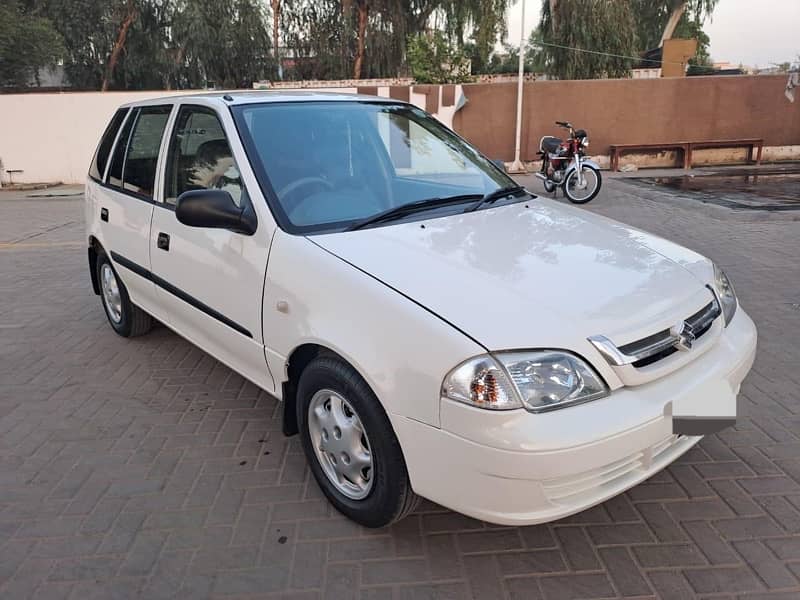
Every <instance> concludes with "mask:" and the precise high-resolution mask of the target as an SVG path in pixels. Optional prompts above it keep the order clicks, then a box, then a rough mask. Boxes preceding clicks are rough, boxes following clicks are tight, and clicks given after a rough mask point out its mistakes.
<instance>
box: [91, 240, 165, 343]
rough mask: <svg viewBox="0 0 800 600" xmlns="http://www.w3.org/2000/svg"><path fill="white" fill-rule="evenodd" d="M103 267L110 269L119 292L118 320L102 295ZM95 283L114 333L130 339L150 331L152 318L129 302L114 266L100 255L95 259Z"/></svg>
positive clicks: (106, 257)
mask: <svg viewBox="0 0 800 600" xmlns="http://www.w3.org/2000/svg"><path fill="white" fill-rule="evenodd" d="M104 265H107V268H110V269H111V273H113V276H114V278H115V281H116V285H117V288H118V290H119V299H120V311H119V319H117V318H115V315H114V313H113V310H112V309H111V308H110V307H109V305H108V302H107V300H106V295H105V293H104V289H103V272H104ZM97 281H98V283H99V286H100V300H101V302H102V303H103V310H104V311H105V313H106V317H107V318H108V322H109V324H110V325H111V327H112V329H114V331H116V332H117V333H118V334H119V335H121V336H122V337H127V338H131V337H137V336H140V335H144V334H145V333H147V332H148V331H150V329H152V327H153V318H152V317H151V316H150V315H149V314H148V313H146V312H144V311H143V310H142V309H141V308H139V307H138V306H136V305H135V304H134V303H133V302H131V299H130V296H129V295H128V290H127V289H126V288H125V284H124V283H122V280H121V279H120V278H119V276H118V275H117V271H116V269H115V268H114V265H112V264H111V261H110V260H109V259H108V256H106V255H105V254H102V253H101V254H100V255H99V256H98V257H97Z"/></svg>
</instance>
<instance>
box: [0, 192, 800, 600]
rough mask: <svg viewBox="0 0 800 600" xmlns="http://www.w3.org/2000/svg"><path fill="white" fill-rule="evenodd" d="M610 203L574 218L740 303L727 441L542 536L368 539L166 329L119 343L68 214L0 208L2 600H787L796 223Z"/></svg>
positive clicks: (796, 505)
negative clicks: (620, 224) (658, 241)
mask: <svg viewBox="0 0 800 600" xmlns="http://www.w3.org/2000/svg"><path fill="white" fill-rule="evenodd" d="M529 184H530V185H531V187H532V188H534V189H539V186H538V184H536V183H531V182H529ZM604 185H605V188H604V191H603V192H602V193H601V195H600V197H598V198H597V199H596V200H594V201H593V202H592V203H591V204H589V205H587V206H586V207H585V209H586V210H589V211H592V212H596V213H600V214H604V215H607V216H610V217H612V218H617V219H619V220H622V221H624V222H626V223H629V224H631V225H634V226H637V227H640V228H642V229H645V230H647V231H651V232H653V233H656V234H658V235H661V236H663V237H666V238H668V239H671V240H675V241H677V242H679V243H682V244H684V245H687V246H689V247H690V248H694V249H696V250H698V251H700V252H702V253H704V254H706V255H708V256H710V257H711V258H713V259H714V260H716V261H718V262H719V263H720V264H722V265H723V266H724V267H725V268H726V270H727V271H728V273H729V274H730V275H731V277H732V278H733V280H734V282H735V283H736V289H737V291H738V293H739V295H740V298H741V301H742V305H743V306H744V307H746V309H747V310H748V312H749V313H750V314H751V316H752V317H753V319H754V320H755V322H756V324H757V325H758V327H759V352H758V355H757V357H756V363H755V366H754V369H753V371H752V373H751V375H750V377H749V378H748V379H747V380H746V381H745V382H744V385H743V386H742V394H741V396H740V409H739V410H740V419H739V421H738V423H737V425H736V427H734V428H731V429H728V430H725V431H724V432H721V433H720V434H718V435H714V436H707V437H706V438H705V439H703V440H702V441H701V442H700V444H699V445H697V446H696V447H694V448H693V449H692V450H690V451H689V452H687V453H686V454H685V455H684V456H683V457H682V458H681V459H679V460H678V461H677V462H676V463H675V464H674V465H672V466H671V467H669V468H667V469H665V470H664V471H662V472H660V473H657V474H656V475H654V476H653V477H651V478H650V479H649V480H648V481H646V482H644V483H643V484H641V485H639V486H637V487H635V488H634V489H632V490H631V491H629V492H627V493H626V494H623V495H621V496H618V497H616V498H613V499H611V500H609V501H607V502H605V503H603V504H601V505H599V506H596V507H593V508H592V509H590V510H588V511H585V512H583V513H579V514H576V515H573V516H571V517H569V518H566V519H563V520H561V521H559V522H557V523H552V524H545V525H538V526H532V527H524V528H514V527H497V526H494V525H488V524H486V523H482V522H480V521H477V520H475V519H471V518H469V517H465V516H462V515H458V514H455V513H453V512H450V511H447V510H444V509H442V508H441V507H439V506H436V505H434V504H432V503H430V502H424V503H423V504H422V506H421V507H420V509H419V511H418V512H417V513H416V514H414V515H412V516H411V517H410V518H409V519H408V520H406V521H404V522H403V523H400V524H398V525H395V526H392V527H388V528H384V529H382V530H378V531H371V530H366V529H364V528H362V527H360V526H358V525H355V524H354V523H352V522H350V521H348V520H347V519H345V518H344V517H342V516H341V515H339V514H338V513H336V511H335V510H334V509H332V508H331V507H330V505H329V504H328V503H327V501H326V500H325V498H324V496H323V495H322V494H321V492H320V490H319V489H318V488H317V486H316V484H315V483H314V482H313V479H312V478H311V476H310V473H309V471H308V468H307V467H306V466H305V462H304V458H303V455H302V450H301V448H300V445H299V444H298V443H297V440H296V439H286V438H284V437H283V436H282V434H281V422H280V414H281V413H280V409H279V407H278V405H277V403H276V402H275V401H274V400H273V399H271V398H270V397H269V396H268V395H267V394H266V393H264V392H263V391H260V390H259V389H258V388H256V387H255V386H253V385H252V384H251V383H249V382H247V381H245V380H244V379H243V378H242V377H241V376H240V375H238V374H236V373H233V372H232V371H230V370H229V369H228V368H226V367H225V366H224V365H222V364H220V363H219V362H217V361H215V360H214V359H213V358H211V357H210V356H208V355H207V354H205V353H204V352H203V351H201V350H200V349H198V348H196V347H195V346H193V345H192V344H190V343H188V342H186V341H185V340H183V339H181V338H179V337H178V336H176V335H175V334H173V333H172V332H170V331H169V330H168V329H167V328H165V327H157V328H156V329H155V330H154V331H152V332H151V333H150V334H149V335H147V336H145V337H142V338H139V339H136V340H130V341H128V340H124V339H121V338H119V337H117V336H116V335H114V334H113V332H112V331H111V330H110V328H109V327H108V326H107V324H106V322H105V317H104V315H103V313H102V308H101V306H100V303H99V301H98V299H97V298H96V297H95V296H94V295H93V294H92V292H91V289H90V286H89V281H88V277H87V269H86V264H85V263H86V258H85V251H84V250H83V249H82V247H81V240H82V239H83V232H82V224H81V223H82V204H81V202H80V199H79V198H72V199H61V200H44V199H31V198H26V199H11V198H10V197H9V196H8V194H6V193H5V192H2V193H0V225H2V227H3V230H4V231H5V230H8V231H13V232H15V233H14V237H13V239H17V237H19V236H24V235H26V234H27V233H30V232H36V233H41V232H42V231H44V233H41V235H39V236H38V237H37V239H39V240H40V241H41V242H42V243H43V244H42V245H40V246H37V247H36V248H35V249H34V248H18V249H13V248H7V247H3V248H0V598H13V599H14V600H16V599H17V598H36V599H37V600H39V599H48V598H53V599H70V600H75V599H79V600H85V599H88V598H104V599H105V598H112V597H113V598H147V599H148V600H151V599H153V600H155V599H159V598H185V599H191V600H195V599H201V598H209V597H227V596H232V597H263V598H281V599H286V598H293V599H295V600H300V599H303V600H305V599H310V598H325V599H329V598H332V599H336V598H342V599H350V598H353V599H355V598H365V599H370V600H384V599H393V600H398V599H406V598H408V599H411V598H414V599H415V600H416V599H418V598H420V599H426V598H431V599H433V598H452V599H454V600H462V599H464V600H468V599H469V600H480V599H484V598H485V599H488V600H497V599H505V600H512V599H524V600H537V599H539V598H544V599H546V600H549V599H557V600H564V599H568V598H615V597H625V598H640V599H644V598H648V599H653V598H658V599H665V600H673V599H680V598H694V597H700V598H704V599H705V598H708V600H711V599H712V598H734V597H736V598H742V599H744V598H748V599H751V600H756V599H762V598H763V599H767V598H769V599H771V600H779V599H792V600H797V599H798V598H800V394H799V393H798V392H797V389H798V388H800V372H798V370H797V365H798V364H800V310H798V309H796V308H793V305H795V304H798V303H800V288H798V286H797V281H800V263H798V261H797V252H796V249H797V240H798V239H800V221H798V220H795V219H794V218H793V217H792V214H790V213H785V214H777V213H763V212H748V211H739V212H737V211H732V210H729V209H724V208H720V207H712V206H706V205H703V204H701V203H698V202H696V201H693V200H689V199H687V198H684V197H681V196H680V193H678V195H677V196H675V195H674V194H665V193H663V192H660V191H658V190H657V189H653V190H650V189H645V188H643V187H640V186H632V185H629V184H626V183H624V182H621V181H620V180H618V179H613V178H608V179H607V181H606V182H605V184H604ZM51 227H55V228H56V229H53V230H52V232H51V233H48V232H47V231H45V230H47V229H48V228H51ZM40 228H42V229H40ZM17 234H19V236H18V235H17ZM9 239H12V238H9ZM50 241H53V242H58V243H61V244H63V243H64V242H70V243H73V244H74V245H73V246H69V247H65V246H63V245H59V246H52V247H48V246H47V243H49V242H50ZM53 299H57V300H58V301H57V302H53Z"/></svg>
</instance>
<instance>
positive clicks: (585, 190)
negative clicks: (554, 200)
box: [564, 165, 603, 204]
mask: <svg viewBox="0 0 800 600" xmlns="http://www.w3.org/2000/svg"><path fill="white" fill-rule="evenodd" d="M581 175H582V176H583V177H581V178H579V177H578V170H577V169H575V170H573V171H572V172H571V173H570V174H569V175H568V176H567V180H566V181H565V182H564V195H566V197H567V198H569V201H570V202H572V203H573V204H586V203H587V202H589V201H590V200H592V199H593V198H594V197H595V196H597V194H598V193H599V192H600V186H601V185H602V184H603V177H602V175H600V171H599V170H598V169H596V168H595V167H591V166H589V165H582V166H581ZM581 179H582V181H581Z"/></svg>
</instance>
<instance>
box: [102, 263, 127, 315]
mask: <svg viewBox="0 0 800 600" xmlns="http://www.w3.org/2000/svg"><path fill="white" fill-rule="evenodd" d="M100 286H101V288H102V290H103V304H105V305H106V311H107V312H108V316H109V318H110V319H111V320H112V321H114V322H115V323H120V322H121V321H122V296H121V295H120V292H119V284H118V283H117V277H116V275H114V270H113V269H112V268H111V265H109V264H108V263H104V264H103V265H102V267H101V268H100Z"/></svg>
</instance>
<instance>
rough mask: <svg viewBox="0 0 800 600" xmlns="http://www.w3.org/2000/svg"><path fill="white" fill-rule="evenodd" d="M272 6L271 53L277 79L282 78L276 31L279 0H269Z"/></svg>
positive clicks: (279, 10) (279, 13) (278, 20)
mask: <svg viewBox="0 0 800 600" xmlns="http://www.w3.org/2000/svg"><path fill="white" fill-rule="evenodd" d="M270 4H271V6H272V55H273V56H274V57H275V64H276V66H277V67H278V79H283V65H282V64H281V55H280V51H279V46H278V41H279V40H278V32H279V30H280V29H279V28H280V21H281V0H271V2H270Z"/></svg>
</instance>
